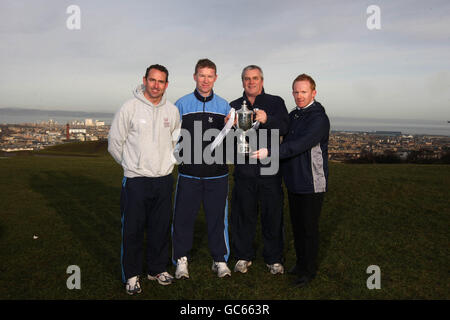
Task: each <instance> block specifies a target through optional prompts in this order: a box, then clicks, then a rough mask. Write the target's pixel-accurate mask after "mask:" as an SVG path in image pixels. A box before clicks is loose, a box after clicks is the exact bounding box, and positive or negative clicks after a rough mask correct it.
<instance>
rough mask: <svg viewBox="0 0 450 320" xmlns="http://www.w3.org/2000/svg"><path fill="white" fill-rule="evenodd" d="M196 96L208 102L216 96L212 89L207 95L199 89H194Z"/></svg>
mask: <svg viewBox="0 0 450 320" xmlns="http://www.w3.org/2000/svg"><path fill="white" fill-rule="evenodd" d="M194 95H195V97H196V98H197V99H198V100H200V101H201V102H208V101H211V100H212V98H214V91H213V90H212V89H211V94H210V95H209V96H207V97H204V96H202V95H201V94H200V93H199V92H198V90H197V89H195V90H194Z"/></svg>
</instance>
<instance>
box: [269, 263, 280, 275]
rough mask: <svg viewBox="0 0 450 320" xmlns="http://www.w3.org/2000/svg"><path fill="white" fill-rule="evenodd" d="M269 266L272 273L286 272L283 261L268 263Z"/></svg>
mask: <svg viewBox="0 0 450 320" xmlns="http://www.w3.org/2000/svg"><path fill="white" fill-rule="evenodd" d="M266 266H267V268H269V271H270V273H271V274H278V273H279V274H283V273H284V267H283V265H282V264H281V263H274V264H266Z"/></svg>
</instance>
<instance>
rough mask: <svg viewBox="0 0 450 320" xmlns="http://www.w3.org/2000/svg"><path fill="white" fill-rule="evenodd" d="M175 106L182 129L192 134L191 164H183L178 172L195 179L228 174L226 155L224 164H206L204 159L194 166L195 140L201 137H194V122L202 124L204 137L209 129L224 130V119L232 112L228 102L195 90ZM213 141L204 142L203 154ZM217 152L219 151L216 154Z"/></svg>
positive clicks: (213, 94) (212, 94)
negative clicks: (204, 95)
mask: <svg viewBox="0 0 450 320" xmlns="http://www.w3.org/2000/svg"><path fill="white" fill-rule="evenodd" d="M175 105H176V106H177V108H178V110H179V111H180V116H181V120H182V122H181V128H182V129H186V130H188V131H189V132H190V134H191V149H190V150H191V157H190V158H191V159H190V163H181V164H180V165H179V167H178V171H179V172H180V173H181V174H184V175H189V176H194V177H218V176H223V175H225V174H227V173H228V166H227V165H226V161H225V155H223V159H224V161H223V163H213V164H206V163H205V162H204V159H203V157H202V160H201V163H199V164H194V160H195V158H194V151H195V150H194V139H199V137H194V122H197V121H199V122H201V124H202V136H203V134H204V132H205V131H206V130H207V129H211V128H214V129H218V130H222V129H223V127H224V126H225V122H224V119H225V117H226V116H227V115H228V113H229V112H230V105H229V104H228V102H227V101H226V100H225V99H223V98H221V97H219V96H218V95H217V94H215V93H214V92H213V91H212V92H211V94H210V95H209V96H208V97H203V96H202V95H201V94H200V93H199V92H198V91H197V90H195V91H194V92H192V93H189V94H187V95H185V96H183V97H181V98H180V99H178V100H177V102H175ZM200 139H202V137H200ZM202 140H203V139H202ZM212 141H214V140H211V141H202V152H203V150H204V149H205V148H206V147H207V146H208V145H209V144H211V142H212ZM224 142H225V140H224ZM224 142H223V143H224ZM216 151H217V149H216V150H215V151H214V152H216ZM223 151H225V148H223ZM182 154H183V151H181V152H180V155H182ZM202 154H203V153H202ZM197 156H198V155H197Z"/></svg>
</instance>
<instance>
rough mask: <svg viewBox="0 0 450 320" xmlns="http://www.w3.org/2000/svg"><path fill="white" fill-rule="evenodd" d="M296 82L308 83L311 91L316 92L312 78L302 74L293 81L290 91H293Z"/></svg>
mask: <svg viewBox="0 0 450 320" xmlns="http://www.w3.org/2000/svg"><path fill="white" fill-rule="evenodd" d="M297 81H308V82H309V83H310V84H311V90H313V91H314V90H316V82H315V81H314V79H313V78H311V76H308V75H307V74H304V73H302V74H301V75H299V76H297V78H295V79H294V82H292V90H293V89H294V84H295V83H296V82H297Z"/></svg>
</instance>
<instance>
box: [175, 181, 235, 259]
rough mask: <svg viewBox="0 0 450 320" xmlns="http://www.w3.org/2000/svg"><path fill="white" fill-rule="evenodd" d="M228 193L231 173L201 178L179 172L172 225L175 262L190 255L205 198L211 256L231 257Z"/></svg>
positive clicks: (216, 257)
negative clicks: (197, 219)
mask: <svg viewBox="0 0 450 320" xmlns="http://www.w3.org/2000/svg"><path fill="white" fill-rule="evenodd" d="M227 194H228V175H225V176H221V177H211V178H199V177H191V176H186V175H183V174H179V176H178V183H177V189H176V193H175V207H174V214H173V225H172V242H173V245H172V247H173V254H172V262H173V263H174V264H175V265H176V263H177V260H178V259H179V258H182V257H187V258H188V259H189V258H190V250H191V249H192V243H193V237H194V224H195V220H196V216H197V213H198V211H199V209H200V205H201V203H202V202H203V209H204V211H205V218H206V224H207V227H208V246H209V251H210V253H211V256H212V258H213V259H214V261H217V262H227V261H228V257H229V254H230V249H229V240H228V201H227ZM201 232H203V231H201Z"/></svg>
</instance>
